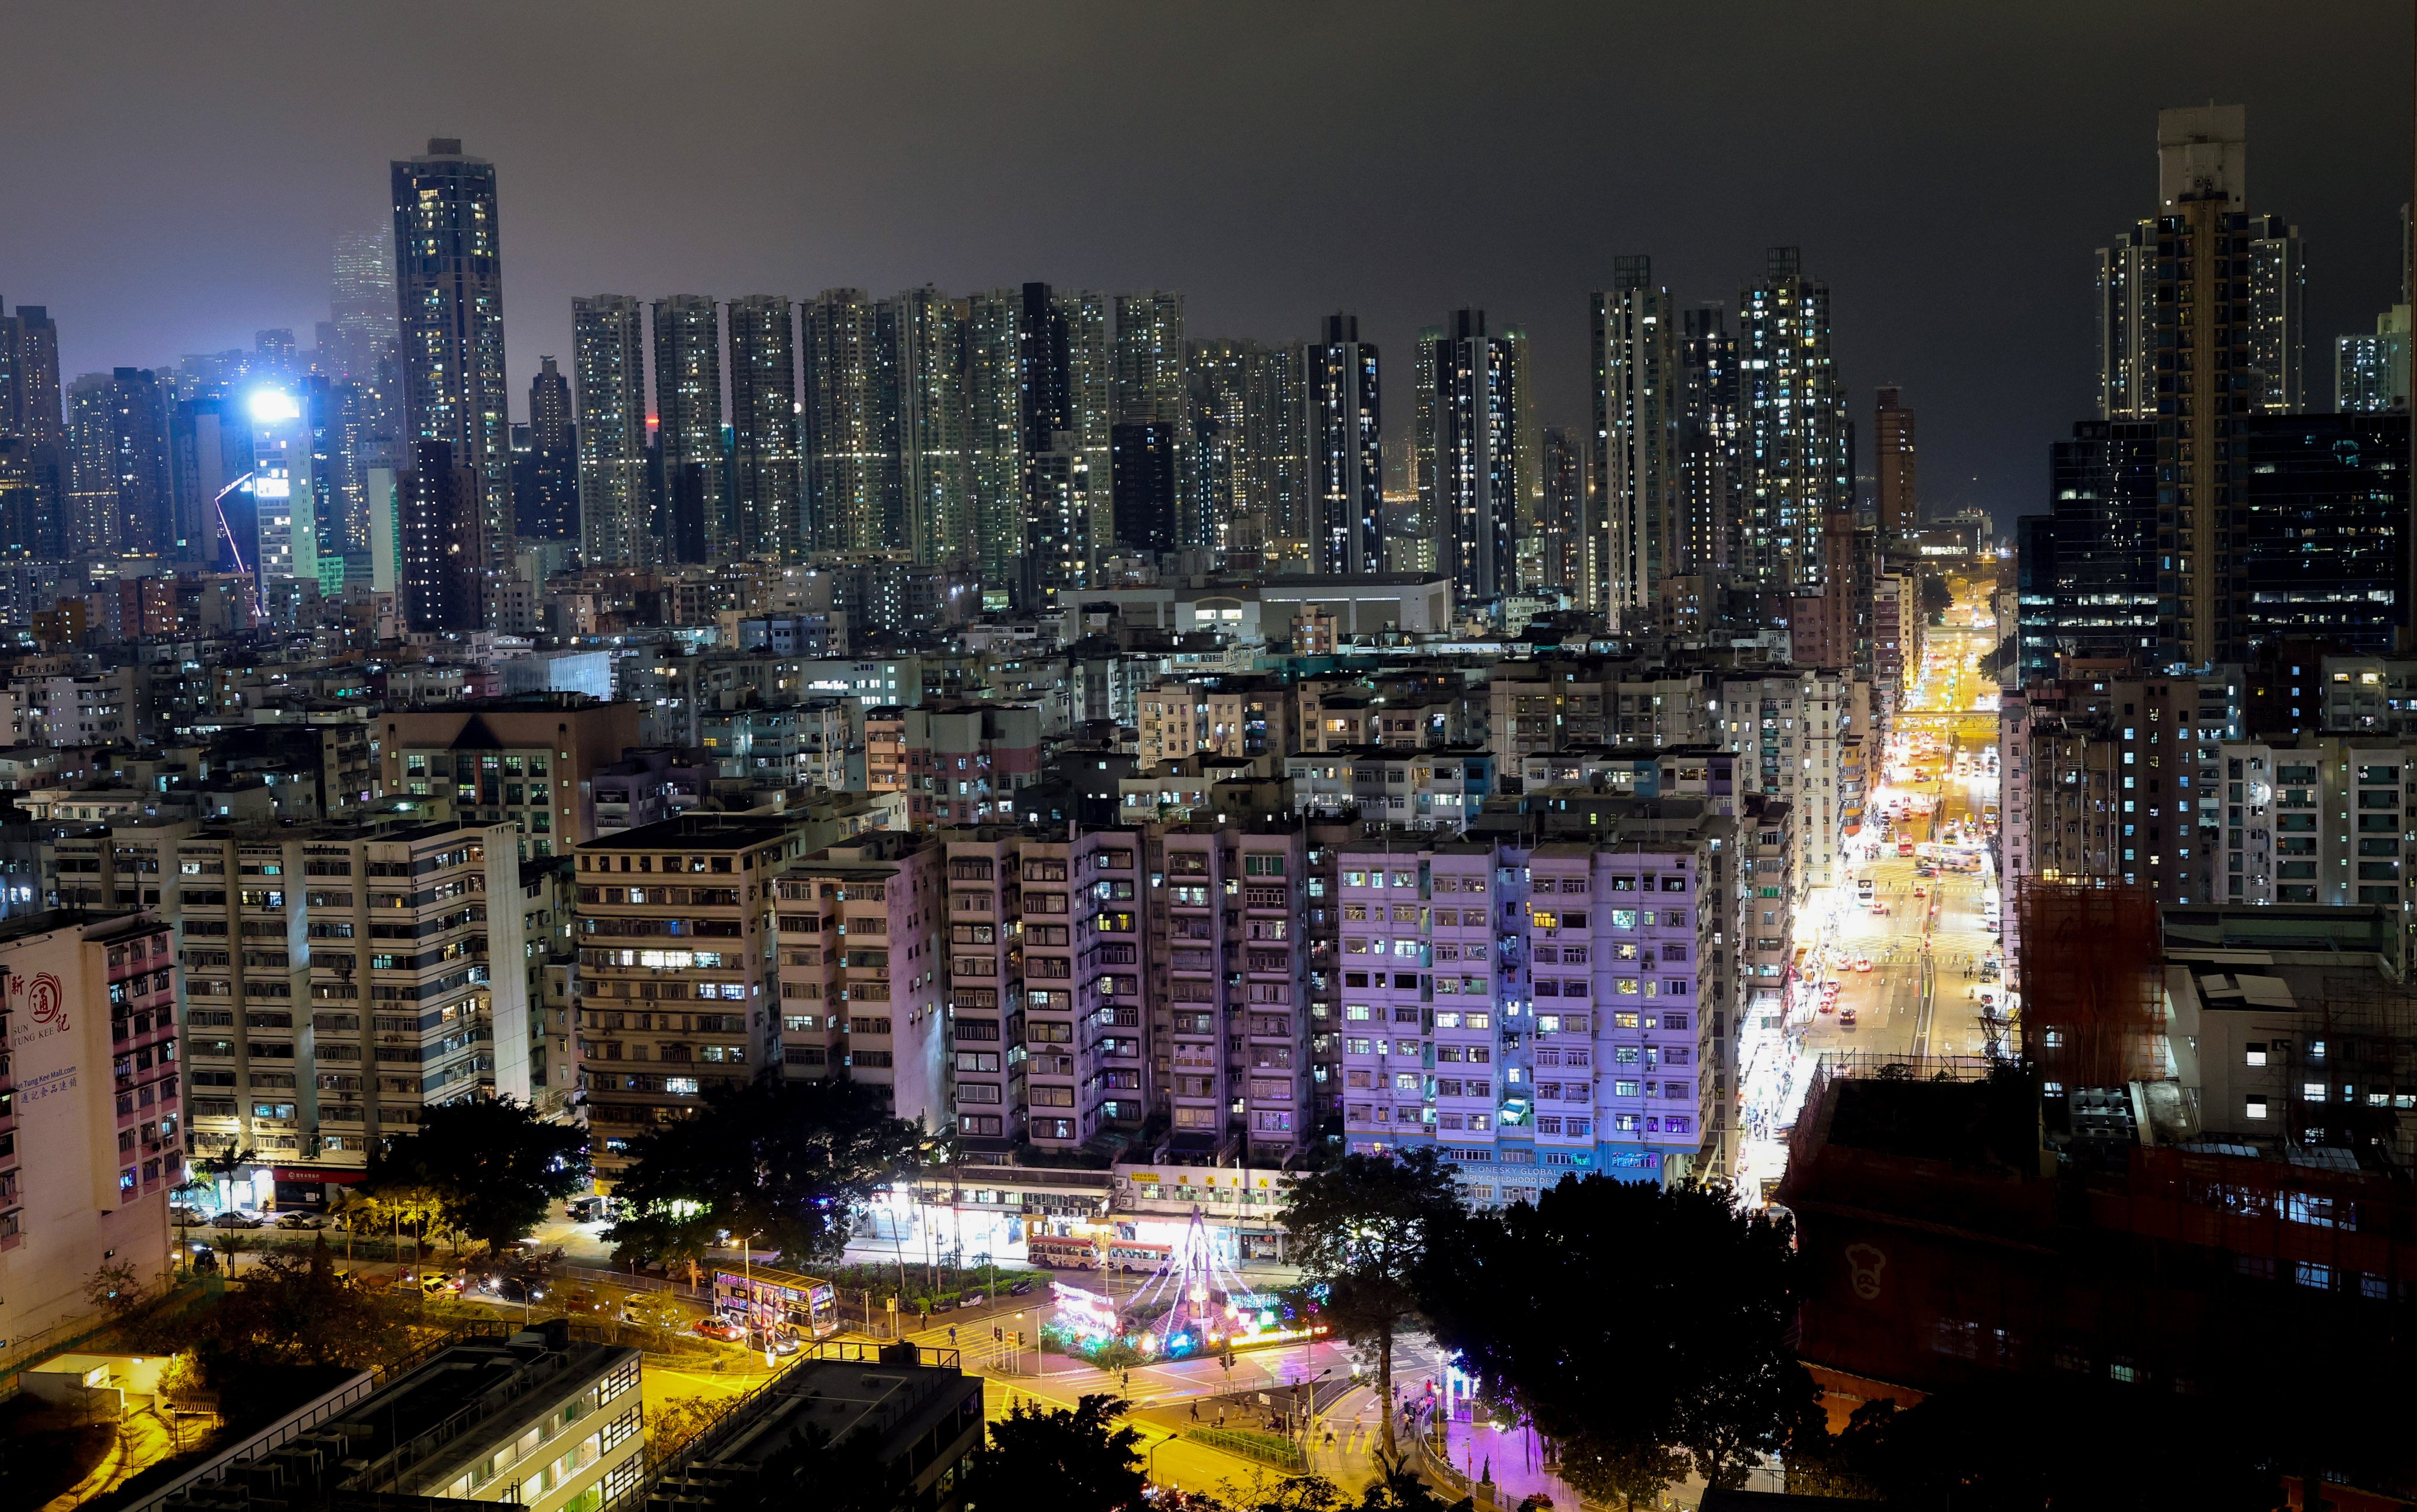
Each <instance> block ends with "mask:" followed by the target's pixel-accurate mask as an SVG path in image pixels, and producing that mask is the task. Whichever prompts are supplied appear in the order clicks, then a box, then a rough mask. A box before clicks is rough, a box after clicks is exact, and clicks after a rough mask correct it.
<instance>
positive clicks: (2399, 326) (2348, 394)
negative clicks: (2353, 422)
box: [2333, 305, 2409, 415]
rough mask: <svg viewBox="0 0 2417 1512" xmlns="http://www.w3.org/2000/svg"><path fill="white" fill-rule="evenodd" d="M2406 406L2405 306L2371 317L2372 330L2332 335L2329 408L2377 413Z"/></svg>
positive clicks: (2406, 309)
mask: <svg viewBox="0 0 2417 1512" xmlns="http://www.w3.org/2000/svg"><path fill="white" fill-rule="evenodd" d="M2408 407H2409V307H2408V306H2407V305H2394V306H2393V307H2392V308H2391V309H2390V310H2385V311H2384V312H2383V313H2382V314H2380V315H2378V316H2376V317H2375V333H2374V334H2373V335H2371V336H2369V335H2365V334H2364V333H2362V334H2360V335H2357V336H2337V337H2335V338H2333V408H2334V409H2336V410H2339V411H2341V412H2342V413H2343V414H2345V415H2380V414H2383V413H2385V412H2387V411H2390V410H2405V409H2407V408H2408Z"/></svg>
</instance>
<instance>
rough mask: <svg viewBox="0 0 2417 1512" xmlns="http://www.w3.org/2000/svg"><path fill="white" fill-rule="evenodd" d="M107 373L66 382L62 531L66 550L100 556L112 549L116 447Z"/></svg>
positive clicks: (114, 526) (78, 554) (113, 548)
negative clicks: (65, 488) (64, 518)
mask: <svg viewBox="0 0 2417 1512" xmlns="http://www.w3.org/2000/svg"><path fill="white" fill-rule="evenodd" d="M113 400H114V393H113V391H112V388H111V384H110V377H109V374H107V373H105V372H87V373H81V374H79V375H78V376H77V377H76V379H75V381H74V382H72V383H70V384H68V451H67V456H68V513H67V522H66V526H65V528H64V530H63V531H62V532H61V534H62V535H63V537H65V539H66V542H67V549H68V555H69V556H99V555H103V554H106V553H108V552H112V551H114V550H115V549H116V544H117V529H116V525H117V522H116V518H115V516H116V506H117V478H116V476H115V475H114V470H113V466H112V463H113V462H114V459H115V454H116V447H115V445H114V438H113V436H112V434H111V431H112V423H111V422H112V418H113V417H112V416H111V413H110V412H111V410H112V409H113V408H114V405H113V402H112V401H113Z"/></svg>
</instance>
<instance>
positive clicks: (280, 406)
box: [251, 388, 302, 425]
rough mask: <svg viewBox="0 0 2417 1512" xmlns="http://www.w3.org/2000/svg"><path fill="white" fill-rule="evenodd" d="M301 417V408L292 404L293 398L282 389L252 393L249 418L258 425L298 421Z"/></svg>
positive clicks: (257, 390) (259, 390) (260, 390)
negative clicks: (280, 421) (281, 421)
mask: <svg viewBox="0 0 2417 1512" xmlns="http://www.w3.org/2000/svg"><path fill="white" fill-rule="evenodd" d="M301 416H302V406H301V405H299V404H296V402H294V396H293V395H291V394H289V393H287V392H285V391H284V390H283V389H281V388H259V389H254V390H253V391H252V395H251V417H252V419H254V420H255V421H257V422H259V423H260V424H262V425H268V424H270V423H272V422H274V421H278V420H294V419H299V418H301Z"/></svg>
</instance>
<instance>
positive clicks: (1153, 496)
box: [1108, 420, 1183, 552]
mask: <svg viewBox="0 0 2417 1512" xmlns="http://www.w3.org/2000/svg"><path fill="white" fill-rule="evenodd" d="M1182 430H1183V428H1182V427H1181V426H1180V425H1170V424H1165V423H1163V422H1160V421H1156V420H1118V421H1117V423H1116V424H1115V425H1114V426H1113V427H1111V428H1110V430H1109V437H1110V440H1109V446H1108V451H1109V466H1110V468H1111V469H1112V478H1111V484H1110V491H1111V494H1112V496H1113V497H1114V498H1115V500H1116V511H1117V531H1116V544H1117V546H1119V547H1121V548H1124V549H1126V550H1130V551H1136V552H1171V551H1173V550H1175V546H1176V540H1177V535H1178V529H1179V528H1180V527H1179V522H1180V520H1181V517H1182V510H1181V507H1180V503H1179V499H1178V491H1177V488H1176V474H1177V471H1178V463H1179V456H1178V454H1179V453H1180V451H1181V449H1182Z"/></svg>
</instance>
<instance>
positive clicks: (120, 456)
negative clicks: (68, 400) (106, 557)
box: [68, 368, 175, 556]
mask: <svg viewBox="0 0 2417 1512" xmlns="http://www.w3.org/2000/svg"><path fill="white" fill-rule="evenodd" d="M71 397H72V400H73V412H74V413H73V425H72V443H71V446H70V447H69V454H70V456H71V458H72V473H73V478H74V489H73V492H72V493H71V495H70V497H71V498H72V499H73V500H74V504H75V507H74V508H73V509H72V510H71V511H70V520H69V523H68V534H69V542H70V546H69V549H70V551H71V552H73V553H74V554H77V555H83V554H85V553H87V552H89V553H95V554H99V553H111V554H117V555H126V556H151V555H165V554H168V553H169V552H172V551H173V550H174V546H175V541H174V537H173V534H172V532H173V528H174V527H173V524H172V518H171V517H172V513H173V511H172V508H171V490H170V485H169V476H168V409H167V398H166V395H165V393H164V392H163V391H162V390H161V388H160V381H159V379H158V377H157V376H156V375H154V374H153V372H152V371H151V370H150V369H148V368H117V369H114V370H111V371H109V372H95V373H86V374H84V376H83V377H81V378H78V379H77V380H76V381H75V386H74V388H73V390H72V395H71Z"/></svg>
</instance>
